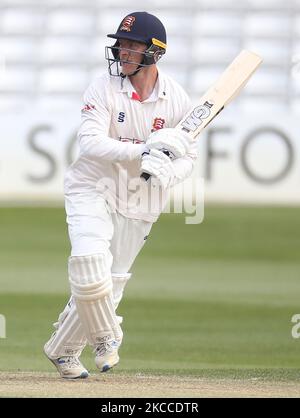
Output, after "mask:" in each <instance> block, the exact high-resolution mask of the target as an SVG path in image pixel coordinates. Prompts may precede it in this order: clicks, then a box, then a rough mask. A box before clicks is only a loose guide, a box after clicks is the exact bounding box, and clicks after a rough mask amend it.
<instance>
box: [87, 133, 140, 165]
mask: <svg viewBox="0 0 300 418" xmlns="http://www.w3.org/2000/svg"><path fill="white" fill-rule="evenodd" d="M79 147H80V154H81V155H82V156H85V157H87V158H91V159H93V160H100V159H101V160H107V161H133V160H136V159H139V158H141V154H142V152H143V149H144V145H143V144H131V143H127V142H121V141H116V140H115V139H113V138H109V137H105V136H100V135H80V136H79Z"/></svg>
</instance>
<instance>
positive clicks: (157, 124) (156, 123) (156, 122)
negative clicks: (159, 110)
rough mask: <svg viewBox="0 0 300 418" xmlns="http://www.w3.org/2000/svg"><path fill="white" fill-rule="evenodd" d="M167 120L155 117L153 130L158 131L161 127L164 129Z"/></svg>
mask: <svg viewBox="0 0 300 418" xmlns="http://www.w3.org/2000/svg"><path fill="white" fill-rule="evenodd" d="M165 122H166V121H165V120H164V119H163V118H155V119H154V121H153V125H152V129H151V132H155V131H158V130H159V129H162V128H163V127H164V124H165Z"/></svg>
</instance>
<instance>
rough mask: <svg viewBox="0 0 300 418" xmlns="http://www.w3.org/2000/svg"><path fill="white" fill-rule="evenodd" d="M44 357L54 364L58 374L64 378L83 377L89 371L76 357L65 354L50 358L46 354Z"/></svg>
mask: <svg viewBox="0 0 300 418" xmlns="http://www.w3.org/2000/svg"><path fill="white" fill-rule="evenodd" d="M45 354H46V352H45ZM46 357H47V358H48V359H49V360H50V361H51V362H52V363H53V364H54V366H55V367H56V368H57V370H58V372H59V374H60V376H61V377H63V378H64V379H85V378H87V377H89V372H88V371H87V370H86V368H85V367H84V366H83V365H82V364H81V362H80V360H79V359H78V358H77V357H74V356H65V357H59V358H57V359H52V358H50V357H48V356H47V354H46Z"/></svg>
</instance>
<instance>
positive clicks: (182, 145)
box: [146, 128, 193, 159]
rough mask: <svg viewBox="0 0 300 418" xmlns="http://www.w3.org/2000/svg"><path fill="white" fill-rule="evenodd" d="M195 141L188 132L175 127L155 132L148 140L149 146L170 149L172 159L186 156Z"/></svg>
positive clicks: (164, 149)
mask: <svg viewBox="0 0 300 418" xmlns="http://www.w3.org/2000/svg"><path fill="white" fill-rule="evenodd" d="M192 142H193V138H191V136H190V135H189V134H187V133H186V132H184V131H182V130H179V129H175V128H164V129H159V130H157V131H155V132H153V133H152V134H151V135H150V136H149V138H148V140H147V141H146V145H147V147H148V148H149V149H150V150H151V149H156V150H160V151H168V152H169V153H170V155H169V157H170V158H171V159H175V158H180V157H184V156H185V155H186V154H187V152H188V150H189V148H190V146H191V143H192Z"/></svg>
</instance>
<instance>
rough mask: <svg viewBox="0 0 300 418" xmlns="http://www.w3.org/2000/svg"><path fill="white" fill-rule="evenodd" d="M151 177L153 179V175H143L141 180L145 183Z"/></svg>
mask: <svg viewBox="0 0 300 418" xmlns="http://www.w3.org/2000/svg"><path fill="white" fill-rule="evenodd" d="M150 177H151V175H150V174H148V173H142V174H141V178H142V179H144V180H145V181H148V180H149V178H150Z"/></svg>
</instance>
